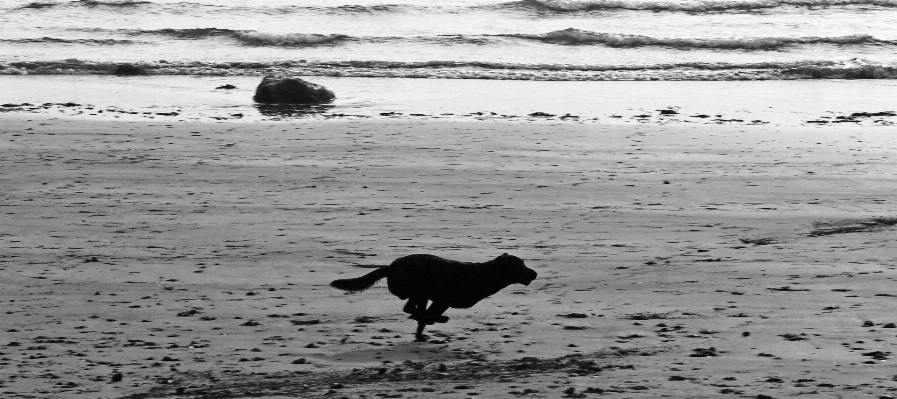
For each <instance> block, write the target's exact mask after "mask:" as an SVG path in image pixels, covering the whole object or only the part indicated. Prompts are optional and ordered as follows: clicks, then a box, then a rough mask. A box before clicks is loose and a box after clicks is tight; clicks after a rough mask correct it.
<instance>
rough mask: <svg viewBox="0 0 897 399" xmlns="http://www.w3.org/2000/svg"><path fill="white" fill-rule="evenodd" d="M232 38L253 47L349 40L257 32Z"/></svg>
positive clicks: (308, 34)
mask: <svg viewBox="0 0 897 399" xmlns="http://www.w3.org/2000/svg"><path fill="white" fill-rule="evenodd" d="M232 36H233V37H234V38H235V39H237V40H239V41H240V42H241V43H244V44H248V45H252V46H315V45H323V44H334V43H339V42H343V41H346V40H348V39H349V36H346V35H323V34H318V33H262V32H255V31H247V32H237V33H235V34H233V35H232Z"/></svg>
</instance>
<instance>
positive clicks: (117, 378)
mask: <svg viewBox="0 0 897 399" xmlns="http://www.w3.org/2000/svg"><path fill="white" fill-rule="evenodd" d="M124 377H125V376H124V375H123V374H122V373H120V372H116V373H115V374H112V382H119V381H121V380H122V379H123V378H124Z"/></svg>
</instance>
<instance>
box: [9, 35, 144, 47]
mask: <svg viewBox="0 0 897 399" xmlns="http://www.w3.org/2000/svg"><path fill="white" fill-rule="evenodd" d="M0 43H18V44H26V43H63V44H85V45H103V46H115V45H122V44H134V43H136V42H135V41H134V40H127V39H124V40H119V39H62V38H58V37H36V38H26V39H0Z"/></svg>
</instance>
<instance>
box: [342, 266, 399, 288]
mask: <svg viewBox="0 0 897 399" xmlns="http://www.w3.org/2000/svg"><path fill="white" fill-rule="evenodd" d="M389 269H390V267H389V266H385V267H381V268H379V269H377V270H374V271H372V272H370V273H368V274H365V275H364V276H361V277H356V278H347V279H340V280H333V281H332V282H331V283H330V286H331V287H333V288H337V289H341V290H343V291H347V292H349V293H350V294H354V293H356V292H361V291H364V290H366V289H368V288H371V287H372V286H373V285H374V284H375V283H376V282H377V280H380V279H381V278H384V277H388V276H389Z"/></svg>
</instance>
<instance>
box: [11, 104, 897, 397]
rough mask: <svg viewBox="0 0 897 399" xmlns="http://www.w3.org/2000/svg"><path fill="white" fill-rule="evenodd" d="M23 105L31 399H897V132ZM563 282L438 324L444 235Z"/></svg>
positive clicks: (23, 373) (14, 341) (15, 266)
mask: <svg viewBox="0 0 897 399" xmlns="http://www.w3.org/2000/svg"><path fill="white" fill-rule="evenodd" d="M847 125H848V124H842V125H839V126H787V127H783V126H776V125H772V124H770V125H743V124H736V125H727V124H720V125H692V124H685V123H683V124H654V123H649V124H635V125H628V126H625V125H618V126H611V125H602V124H581V123H577V122H573V121H560V120H550V121H542V122H532V121H529V122H507V121H497V120H490V121H474V120H471V121H424V120H408V119H396V120H388V119H380V120H332V121H302V120H297V121H292V122H279V123H278V122H264V123H236V122H229V123H188V122H180V121H176V120H170V121H169V120H159V121H151V120H144V121H97V120H87V119H65V118H53V117H51V116H48V115H37V114H35V115H30V114H4V115H0V126H2V127H0V153H2V154H3V156H2V157H0V171H2V174H0V185H2V187H3V193H2V197H0V198H2V200H0V226H2V227H0V243H2V244H0V245H2V248H3V252H2V253H0V273H2V275H3V276H4V277H3V278H2V279H0V314H2V321H3V322H2V326H0V396H3V397H6V398H79V399H80V398H84V399H87V398H166V397H188V398H226V397H250V396H251V397H259V396H261V397H269V398H279V397H303V398H317V397H328V398H329V397H332V398H342V397H346V398H375V397H382V398H430V397H439V398H472V397H482V398H517V397H525V398H559V397H571V398H589V397H594V398H598V397H602V398H643V397H644V398H659V397H666V398H719V397H741V398H769V397H772V398H787V397H800V398H808V397H829V398H892V397H897V377H895V375H897V371H895V368H894V367H893V365H892V364H893V362H894V361H895V359H897V358H895V355H894V352H895V349H897V328H895V323H897V314H895V313H894V306H895V305H897V292H895V290H894V279H895V277H897V259H895V258H897V256H895V252H894V248H895V244H897V242H895V241H897V227H895V225H897V212H895V211H894V202H895V197H894V194H895V187H897V177H895V175H894V171H895V170H897V160H895V158H894V157H893V155H894V149H895V148H897V134H895V129H894V128H893V127H892V126H891V127H889V126H872V127H868V126H867V127H858V126H847ZM504 252H507V253H510V254H513V255H516V256H518V257H520V258H522V259H524V260H525V261H526V264H527V266H529V267H530V268H532V269H534V270H536V271H538V273H539V278H538V279H537V280H536V281H534V282H533V283H532V285H530V286H528V287H524V286H521V285H513V286H510V287H508V288H507V289H505V290H503V291H502V292H500V293H498V294H496V295H495V296H493V297H492V298H488V299H486V300H484V301H483V302H482V303H480V304H478V305H476V306H475V307H473V308H472V309H467V310H461V309H450V310H449V311H448V312H447V313H446V315H447V316H449V317H450V318H451V320H450V321H449V322H448V323H446V324H438V325H436V326H433V327H430V328H428V332H429V333H430V334H431V339H430V341H428V342H414V336H413V332H414V327H415V325H414V322H413V321H411V320H408V319H407V318H406V315H405V314H404V313H402V311H401V307H402V304H403V302H402V301H401V300H399V299H398V298H395V297H394V296H392V295H390V294H389V292H388V291H387V290H386V287H385V285H384V282H381V283H380V284H378V285H377V286H375V287H374V288H373V289H371V290H369V291H366V292H363V293H359V294H351V295H350V294H345V293H343V292H341V291H338V290H335V289H332V288H330V287H328V283H329V282H330V281H331V280H333V279H336V278H348V277H355V276H360V275H362V274H364V273H366V272H368V271H369V270H370V269H369V268H370V267H373V266H376V265H386V264H389V263H390V262H391V261H392V260H394V259H396V258H398V257H400V256H404V255H409V254H414V253H431V254H435V255H439V256H443V257H446V258H451V259H456V260H461V261H471V262H473V261H476V262H480V261H486V260H488V259H492V258H494V257H495V256H497V255H499V254H501V253H504Z"/></svg>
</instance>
